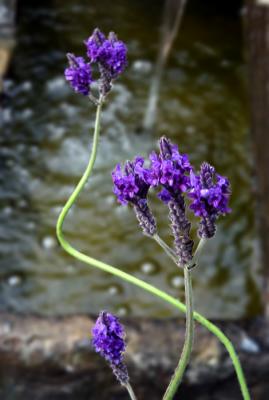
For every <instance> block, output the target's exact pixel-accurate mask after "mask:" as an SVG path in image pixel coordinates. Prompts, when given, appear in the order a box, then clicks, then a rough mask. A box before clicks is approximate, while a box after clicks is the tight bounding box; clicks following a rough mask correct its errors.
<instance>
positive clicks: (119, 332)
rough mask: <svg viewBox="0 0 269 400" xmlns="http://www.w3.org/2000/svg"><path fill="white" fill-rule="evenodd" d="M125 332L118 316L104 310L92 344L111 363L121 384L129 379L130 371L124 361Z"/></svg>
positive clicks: (96, 325)
mask: <svg viewBox="0 0 269 400" xmlns="http://www.w3.org/2000/svg"><path fill="white" fill-rule="evenodd" d="M124 338H125V332H124V329H123V326H122V325H121V324H120V322H119V320H118V318H117V317H116V316H114V315H113V314H110V313H108V312H106V311H102V312H101V313H100V314H99V317H98V318H97V320H96V323H95V325H94V327H93V329H92V345H93V347H94V349H95V351H96V352H97V353H100V354H101V356H103V357H104V358H105V359H106V360H107V361H108V362H109V364H110V366H111V368H112V370H113V372H114V374H115V375H116V377H117V379H118V380H119V381H120V383H121V384H123V385H124V384H126V383H127V382H128V380H129V377H128V372H127V368H126V366H125V364H124V363H123V355H124V352H125V349H126V344H125V341H124Z"/></svg>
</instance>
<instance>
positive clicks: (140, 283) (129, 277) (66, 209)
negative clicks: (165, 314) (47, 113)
mask: <svg viewBox="0 0 269 400" xmlns="http://www.w3.org/2000/svg"><path fill="white" fill-rule="evenodd" d="M101 108H102V101H100V104H99V106H98V107H97V112H96V122H95V130H94V136H93V144H92V151H91V156H90V160H89V163H88V166H87V168H86V170H85V172H84V174H83V176H82V178H81V179H80V181H79V183H78V185H77V186H76V188H75V190H74V192H73V193H72V194H71V196H70V198H69V199H68V200H67V202H66V204H65V205H64V207H63V209H62V211H61V213H60V215H59V218H58V221H57V226H56V233H57V237H58V240H59V242H60V244H61V246H62V247H63V249H64V250H65V251H66V252H67V253H69V254H70V255H72V256H73V257H75V258H76V259H78V260H79V261H82V262H85V263H86V264H88V265H90V266H92V267H95V268H99V269H100V270H102V271H104V272H108V273H110V274H112V275H114V276H117V277H119V278H121V279H123V280H125V281H127V282H129V283H132V284H133V285H135V286H137V287H140V288H141V289H143V290H145V291H147V292H149V293H151V294H152V295H154V296H157V297H159V298H160V299H162V300H164V301H166V302H167V303H169V304H171V305H172V306H174V307H176V308H177V309H178V310H180V311H181V312H183V313H186V306H185V305H184V304H183V303H181V302H180V301H178V300H177V299H175V298H174V297H172V296H169V295H168V294H167V293H165V292H163V291H162V290H160V289H157V288H156V287H154V286H152V285H150V284H149V283H147V282H144V281H142V280H140V279H138V278H136V277H134V276H132V275H130V274H127V273H126V272H123V271H121V270H120V269H118V268H115V267H113V266H111V265H109V264H106V263H104V262H102V261H99V260H97V259H95V258H93V257H89V256H87V255H86V254H83V253H81V252H80V251H78V250H76V249H75V248H74V247H72V246H71V245H70V244H69V243H68V241H67V240H66V239H65V238H64V235H63V232H62V226H63V222H64V219H65V217H66V215H67V214H68V212H69V210H70V208H71V207H72V205H73V203H74V202H75V200H76V199H77V197H78V195H79V193H80V191H81V190H82V188H83V187H84V185H85V183H86V182H87V180H88V178H89V176H90V174H91V172H92V169H93V166H94V162H95V159H96V154H97V145H98V139H99V131H100V116H101ZM193 317H194V319H195V320H196V321H197V322H199V323H200V324H202V325H203V326H205V327H206V328H207V329H208V330H209V331H210V332H212V333H213V334H214V335H216V336H217V337H218V339H219V340H220V341H221V343H223V345H224V346H225V347H226V349H227V351H228V353H229V355H230V357H231V359H232V362H233V365H234V368H235V371H236V374H237V379H238V382H239V384H240V388H241V392H242V396H243V398H244V400H250V395H249V391H248V388H247V384H246V381H245V377H244V373H243V370H242V367H241V364H240V361H239V358H238V356H237V354H236V352H235V349H234V347H233V345H232V343H231V341H230V340H229V339H228V338H227V337H226V336H225V335H224V333H222V331H221V330H220V329H219V328H218V327H217V326H216V325H214V324H213V323H212V322H210V321H208V320H207V319H206V318H204V317H203V316H202V315H201V314H199V313H197V312H194V313H193Z"/></svg>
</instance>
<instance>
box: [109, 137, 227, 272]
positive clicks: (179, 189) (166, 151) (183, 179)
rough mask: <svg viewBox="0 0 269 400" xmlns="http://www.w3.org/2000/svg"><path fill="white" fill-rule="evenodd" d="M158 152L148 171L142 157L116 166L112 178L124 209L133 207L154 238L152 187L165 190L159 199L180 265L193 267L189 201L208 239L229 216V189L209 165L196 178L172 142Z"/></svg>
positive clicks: (163, 140) (165, 141)
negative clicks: (165, 208) (219, 220)
mask: <svg viewBox="0 0 269 400" xmlns="http://www.w3.org/2000/svg"><path fill="white" fill-rule="evenodd" d="M159 147H160V151H159V153H158V154H157V153H156V152H153V153H151V154H150V157H149V158H150V162H151V163H150V167H149V168H145V167H144V159H143V158H142V157H136V158H135V160H134V161H133V162H130V161H127V162H126V164H125V167H124V168H123V170H122V169H121V166H120V165H119V164H118V165H117V166H116V168H115V170H114V171H113V172H112V179H113V183H114V193H115V195H116V196H117V197H118V200H119V202H120V203H121V204H123V205H126V204H128V203H129V204H131V205H132V206H134V209H135V212H136V215H137V218H138V220H139V223H140V225H141V227H142V229H143V231H144V233H146V234H148V235H151V236H153V235H154V234H155V233H157V228H156V222H155V218H154V216H153V214H152V212H151V211H150V209H149V207H148V203H147V195H148V191H149V189H150V188H151V187H152V188H155V187H161V191H160V192H159V194H158V197H159V198H160V199H161V200H162V201H163V202H164V203H165V204H167V206H168V209H169V218H170V222H171V229H172V233H173V236H174V245H175V252H176V254H177V256H178V264H179V265H188V264H189V263H190V261H191V259H192V250H193V245H194V243H193V240H192V239H191V238H190V229H191V223H190V221H189V220H188V218H187V215H186V211H187V210H186V204H185V198H186V197H188V198H189V199H190V203H191V204H190V207H189V208H190V210H191V211H192V212H194V214H195V216H197V217H199V218H200V223H199V230H198V236H200V237H201V238H207V239H209V238H211V237H213V236H214V234H215V231H216V220H217V218H218V217H219V216H220V215H225V214H227V213H228V212H230V209H229V208H228V201H229V197H230V194H231V190H230V184H229V181H228V179H227V178H225V177H223V176H221V175H218V174H217V173H216V172H215V169H214V168H213V167H212V166H210V165H209V164H208V163H203V164H202V165H201V169H200V172H199V173H198V174H196V173H195V172H194V168H193V167H192V165H191V163H190V161H189V158H188V156H187V155H186V154H181V153H180V152H179V150H178V147H177V146H176V145H174V144H172V143H171V142H170V141H169V140H168V139H167V138H165V137H163V138H161V139H160V142H159Z"/></svg>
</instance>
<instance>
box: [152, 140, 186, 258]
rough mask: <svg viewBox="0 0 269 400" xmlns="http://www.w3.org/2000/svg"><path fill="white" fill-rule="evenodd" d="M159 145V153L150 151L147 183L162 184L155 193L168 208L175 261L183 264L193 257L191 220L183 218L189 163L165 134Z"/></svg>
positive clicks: (184, 214) (184, 216)
mask: <svg viewBox="0 0 269 400" xmlns="http://www.w3.org/2000/svg"><path fill="white" fill-rule="evenodd" d="M159 146H160V154H159V155H157V154H156V153H152V154H151V155H150V160H151V168H150V172H149V183H150V184H151V185H152V186H157V185H158V184H160V185H161V186H162V187H163V189H162V190H161V192H160V193H159V194H158V197H159V198H160V199H161V200H162V201H163V202H164V203H165V204H167V206H168V208H169V218H170V221H171V229H172V233H173V236H174V244H175V251H176V254H177V256H178V264H179V265H186V264H189V263H190V261H191V259H192V248H193V241H192V240H191V239H190V228H191V224H190V222H189V221H188V220H187V218H186V213H185V202H184V198H183V193H184V192H185V191H186V190H187V189H188V188H189V186H190V178H189V173H190V171H191V170H192V166H191V164H190V162H189V159H188V156H187V155H186V154H180V153H179V151H178V147H177V146H176V145H173V144H172V143H171V142H170V141H169V140H168V139H166V138H165V137H162V138H161V139H160V142H159Z"/></svg>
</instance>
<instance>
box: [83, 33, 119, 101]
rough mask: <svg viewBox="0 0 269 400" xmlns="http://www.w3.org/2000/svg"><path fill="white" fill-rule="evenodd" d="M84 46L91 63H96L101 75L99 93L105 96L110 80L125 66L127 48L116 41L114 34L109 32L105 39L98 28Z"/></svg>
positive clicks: (109, 87) (109, 86)
mask: <svg viewBox="0 0 269 400" xmlns="http://www.w3.org/2000/svg"><path fill="white" fill-rule="evenodd" d="M85 44H86V47H87V55H88V57H89V59H90V61H91V63H93V62H96V63H98V67H99V71H100V75H101V79H100V82H101V83H100V92H101V93H102V95H103V96H105V95H106V94H107V93H108V92H109V91H110V89H111V87H112V84H111V82H112V80H114V79H116V78H118V76H119V75H120V74H121V73H122V72H123V71H124V70H125V68H126V66H127V47H126V45H125V44H124V43H123V42H122V41H121V40H118V38H117V36H116V35H115V33H114V32H110V33H109V35H108V38H107V39H106V37H105V35H104V34H103V33H102V32H101V31H100V30H99V29H98V28H96V29H95V30H94V31H93V34H92V35H91V36H90V37H89V39H88V40H87V41H86V42H85Z"/></svg>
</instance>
